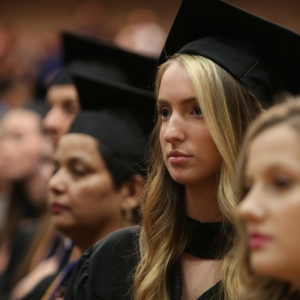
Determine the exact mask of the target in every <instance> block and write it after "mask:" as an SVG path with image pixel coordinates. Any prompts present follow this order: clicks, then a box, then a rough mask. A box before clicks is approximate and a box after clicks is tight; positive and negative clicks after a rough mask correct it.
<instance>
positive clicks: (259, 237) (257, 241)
mask: <svg viewBox="0 0 300 300" xmlns="http://www.w3.org/2000/svg"><path fill="white" fill-rule="evenodd" d="M270 239H271V238H270V237H269V236H266V235H263V234H261V233H258V232H254V233H252V234H251V235H250V239H249V247H250V248H251V249H258V248H261V247H262V246H264V245H265V244H266V243H268V242H269V241H270Z"/></svg>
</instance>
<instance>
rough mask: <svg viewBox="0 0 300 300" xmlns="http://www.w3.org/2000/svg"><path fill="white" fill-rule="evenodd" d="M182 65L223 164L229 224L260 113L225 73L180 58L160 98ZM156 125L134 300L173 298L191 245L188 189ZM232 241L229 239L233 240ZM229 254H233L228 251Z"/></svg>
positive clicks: (228, 292) (229, 288)
mask: <svg viewBox="0 0 300 300" xmlns="http://www.w3.org/2000/svg"><path fill="white" fill-rule="evenodd" d="M174 61H177V62H179V63H180V64H181V65H182V66H183V67H184V68H185V69H186V70H187V72H188V74H189V76H190V78H191V81H192V84H193V86H194V90H195V94H196V97H197V99H198V101H199V105H200V108H201V111H202V113H203V117H204V119H205V121H206V124H207V127H208V130H209V131H210V133H211V136H212V138H213V140H214V142H215V144H216V146H217V148H218V150H219V152H220V154H221V156H222V158H223V163H222V166H221V173H220V179H219V187H218V192H217V193H218V201H219V206H220V209H221V211H222V213H223V215H224V219H225V222H224V224H225V223H226V224H227V223H228V224H233V223H234V222H235V220H236V213H235V210H236V208H235V206H236V204H235V203H236V202H235V201H236V200H235V192H234V188H233V184H234V174H235V167H234V166H235V160H236V157H237V154H238V151H239V147H240V144H241V142H242V139H243V135H244V132H245V129H246V127H247V125H248V124H249V123H250V122H251V121H252V120H253V119H254V118H255V117H256V116H257V115H258V114H259V113H260V111H261V105H260V103H259V102H258V100H257V99H256V98H255V97H254V96H253V95H252V94H251V93H250V92H249V91H248V90H247V89H246V88H245V87H243V86H242V85H241V84H240V83H238V82H237V81H236V80H235V79H234V78H233V77H232V76H230V75H229V74H228V73H227V72H226V71H224V70H223V69H222V68H220V67H219V66H217V65H216V64H215V63H214V62H212V61H211V60H209V59H207V58H204V57H201V56H198V55H186V54H178V55H175V56H174V57H173V58H172V59H170V60H168V61H167V62H166V63H165V64H163V65H161V67H160V68H159V70H158V74H157V80H156V94H158V91H159V88H160V84H161V80H162V76H163V75H164V73H165V71H166V70H167V68H168V67H169V66H170V65H171V64H172V63H174ZM160 127H161V120H158V121H157V124H156V126H155V129H154V131H153V133H152V136H151V143H152V148H151V158H150V160H149V176H148V179H147V182H146V187H145V191H144V196H143V198H142V203H141V214H142V219H143V226H142V230H141V235H140V255H141V259H140V262H139V265H138V267H137V270H136V273H135V279H134V299H135V300H144V299H147V300H154V299H160V300H167V299H169V298H170V295H169V294H170V290H169V286H168V284H169V282H168V278H169V275H170V272H171V270H172V267H173V266H174V264H175V263H176V262H177V261H178V260H179V258H180V257H181V255H182V253H183V252H184V249H185V245H186V242H187V224H186V208H185V200H184V197H185V194H184V193H185V187H184V186H183V185H180V184H178V183H176V182H175V181H174V180H173V179H172V178H171V176H170V174H169V173H168V171H167V169H166V166H165V163H164V160H163V156H162V151H161V147H160V142H159V131H160ZM228 239H229V240H230V238H229V237H228ZM225 252H228V249H227V250H226V251H225ZM226 261H227V260H226V258H225V261H224V266H225V267H224V270H226V271H225V273H226V276H227V277H224V280H223V283H222V285H223V291H224V295H225V298H226V299H230V300H232V299H235V298H234V295H235V294H236V290H237V288H235V286H234V285H233V284H232V283H231V281H232V277H234V275H233V273H234V269H232V268H230V267H226V266H231V265H232V264H231V260H230V259H229V261H228V263H227V262H226Z"/></svg>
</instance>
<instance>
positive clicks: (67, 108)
mask: <svg viewBox="0 0 300 300" xmlns="http://www.w3.org/2000/svg"><path fill="white" fill-rule="evenodd" d="M64 110H65V111H66V112H68V113H70V114H77V113H78V111H79V109H78V107H77V106H76V105H74V104H71V103H67V104H65V105H64Z"/></svg>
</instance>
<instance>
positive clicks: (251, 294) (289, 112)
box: [234, 98, 300, 300]
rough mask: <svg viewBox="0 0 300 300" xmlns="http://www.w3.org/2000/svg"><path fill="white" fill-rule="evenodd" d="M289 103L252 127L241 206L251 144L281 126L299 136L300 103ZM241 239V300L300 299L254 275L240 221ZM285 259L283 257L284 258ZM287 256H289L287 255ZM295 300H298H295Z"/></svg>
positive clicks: (240, 173) (242, 160)
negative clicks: (271, 129) (266, 131)
mask: <svg viewBox="0 0 300 300" xmlns="http://www.w3.org/2000/svg"><path fill="white" fill-rule="evenodd" d="M288 100H289V101H287V102H286V103H283V104H279V105H275V106H274V107H272V108H271V109H270V110H269V111H268V112H267V113H264V114H262V115H261V116H260V117H259V118H258V119H257V120H256V121H255V122H254V123H253V124H252V126H250V127H249V131H248V132H247V135H246V137H245V141H244V144H243V146H242V149H241V153H240V156H239V158H238V163H237V172H236V178H237V201H238V202H241V201H242V199H243V198H244V197H245V191H244V189H243V182H244V169H245V166H246V163H247V150H248V148H249V144H250V143H251V142H252V141H253V140H254V139H255V138H256V137H257V136H258V135H259V134H260V133H262V132H263V131H265V130H267V129H269V128H271V127H273V126H276V125H279V124H286V125H288V126H291V128H293V129H295V130H296V132H298V134H299V135H300V102H299V99H298V100H297V101H295V100H294V99H293V98H289V99H288ZM237 231H238V234H239V239H238V242H237V243H236V245H235V246H234V248H235V249H234V251H235V253H236V255H237V259H238V268H239V269H240V270H241V271H240V276H241V281H242V282H243V289H242V291H241V294H240V296H239V299H241V300H287V299H299V294H298V296H296V295H295V294H294V293H293V292H292V289H291V286H290V284H288V283H286V282H282V281H279V280H275V279H272V278H267V277H262V276H259V275H256V274H255V273H253V272H252V271H251V268H250V265H249V248H248V247H247V240H248V236H247V232H246V228H245V224H244V222H242V221H241V220H240V221H239V223H238V224H237ZM283 255H284V254H283ZM286 255H288V254H286ZM294 297H295V298H294Z"/></svg>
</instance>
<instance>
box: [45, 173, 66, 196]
mask: <svg viewBox="0 0 300 300" xmlns="http://www.w3.org/2000/svg"><path fill="white" fill-rule="evenodd" d="M48 187H49V191H50V192H52V193H54V194H56V195H58V194H63V193H64V192H65V191H66V189H67V184H66V182H65V181H64V180H63V176H61V174H60V172H56V173H55V174H54V175H53V176H52V177H51V178H50V180H49V183H48Z"/></svg>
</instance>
